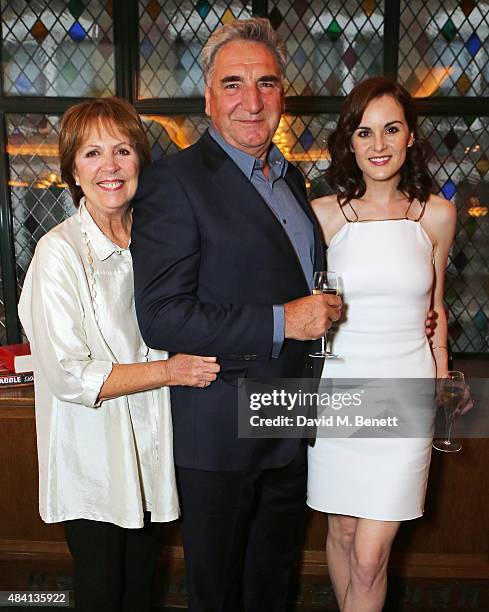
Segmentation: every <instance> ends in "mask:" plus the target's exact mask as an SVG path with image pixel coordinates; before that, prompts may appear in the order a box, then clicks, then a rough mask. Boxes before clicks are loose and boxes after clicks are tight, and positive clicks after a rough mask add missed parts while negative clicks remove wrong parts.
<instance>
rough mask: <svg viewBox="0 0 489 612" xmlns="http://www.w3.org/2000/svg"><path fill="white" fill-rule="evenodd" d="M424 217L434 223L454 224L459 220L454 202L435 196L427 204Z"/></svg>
mask: <svg viewBox="0 0 489 612" xmlns="http://www.w3.org/2000/svg"><path fill="white" fill-rule="evenodd" d="M424 216H425V217H426V218H427V220H428V221H430V220H431V221H432V222H434V223H442V224H445V223H453V222H455V220H456V218H457V209H456V208H455V206H454V204H452V202H449V201H448V200H445V198H442V197H440V196H438V195H434V194H433V195H431V196H430V197H429V199H428V201H427V202H426V209H425V214H424Z"/></svg>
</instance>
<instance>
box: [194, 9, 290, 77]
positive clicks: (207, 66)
mask: <svg viewBox="0 0 489 612" xmlns="http://www.w3.org/2000/svg"><path fill="white" fill-rule="evenodd" d="M234 40H243V41H248V42H258V43H262V44H264V45H266V47H268V49H270V51H271V52H272V54H273V56H274V57H275V59H276V61H277V64H278V67H279V68H280V72H281V74H282V76H284V74H285V66H286V65H287V47H286V45H285V42H284V41H283V40H282V39H281V38H280V36H279V35H278V34H277V32H275V30H274V29H273V28H272V24H271V23H270V21H269V20H268V19H263V18H262V17H252V18H250V19H236V20H234V21H231V22H229V23H227V24H226V25H224V26H223V27H222V28H219V29H218V30H216V31H215V32H213V33H212V34H211V35H210V37H209V39H208V41H207V42H206V43H205V45H204V47H203V49H202V54H201V59H202V68H203V70H204V80H205V84H206V85H209V82H210V80H211V77H212V72H213V70H214V61H215V59H216V55H217V52H218V51H219V49H220V48H221V47H223V46H224V45H226V44H227V43H229V42H232V41H234Z"/></svg>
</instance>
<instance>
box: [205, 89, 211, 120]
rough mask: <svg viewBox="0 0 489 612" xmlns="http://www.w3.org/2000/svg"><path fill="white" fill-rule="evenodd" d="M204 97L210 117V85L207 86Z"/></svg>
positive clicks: (206, 112) (207, 113) (206, 111)
mask: <svg viewBox="0 0 489 612" xmlns="http://www.w3.org/2000/svg"><path fill="white" fill-rule="evenodd" d="M204 97H205V114H206V115H207V116H208V117H210V116H211V90H210V88H209V86H208V85H206V86H205V89H204Z"/></svg>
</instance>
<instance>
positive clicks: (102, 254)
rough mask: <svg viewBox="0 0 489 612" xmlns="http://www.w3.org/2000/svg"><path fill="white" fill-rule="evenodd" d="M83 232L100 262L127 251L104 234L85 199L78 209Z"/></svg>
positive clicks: (81, 201) (82, 199)
mask: <svg viewBox="0 0 489 612" xmlns="http://www.w3.org/2000/svg"><path fill="white" fill-rule="evenodd" d="M78 214H79V217H80V223H81V228H82V231H83V232H85V234H86V235H87V238H88V239H89V241H90V244H91V246H92V249H93V251H94V253H95V254H96V255H97V257H98V258H99V259H100V261H104V260H105V259H108V258H109V257H110V256H111V255H112V254H113V253H115V252H121V251H125V250H127V249H123V248H121V247H120V246H118V245H116V244H114V243H113V242H112V240H109V238H107V236H106V235H105V234H104V233H103V232H102V230H101V229H100V228H99V226H98V225H97V224H96V223H95V221H94V220H93V219H92V215H91V214H90V213H89V212H88V210H87V207H86V205H85V198H81V200H80V207H79V209H78Z"/></svg>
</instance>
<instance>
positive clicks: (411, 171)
mask: <svg viewBox="0 0 489 612" xmlns="http://www.w3.org/2000/svg"><path fill="white" fill-rule="evenodd" d="M382 96H390V97H392V98H394V100H396V101H397V102H398V103H399V105H400V106H401V107H402V110H403V112H404V116H405V118H406V123H407V125H408V128H409V131H410V132H411V133H412V134H413V136H414V142H413V144H412V146H410V147H409V148H408V149H407V152H406V161H405V162H404V164H403V166H402V168H401V172H400V174H401V176H400V181H399V185H398V189H399V191H401V192H402V193H403V194H405V195H406V196H407V197H408V199H409V200H410V201H412V200H414V199H417V200H419V201H420V202H426V201H427V200H428V198H429V197H430V193H431V190H432V189H433V178H432V176H431V174H430V171H429V170H428V156H429V153H430V147H429V145H428V144H427V143H426V142H424V141H423V139H422V138H421V135H420V133H419V129H418V125H417V120H418V114H417V111H416V106H415V104H414V100H413V99H412V98H411V96H410V94H409V93H408V92H407V91H406V89H404V87H402V85H399V83H396V81H394V80H392V79H389V78H387V77H384V76H378V77H372V78H370V79H366V80H365V81H362V82H361V83H359V84H358V85H357V86H356V87H354V88H353V89H352V91H351V92H350V93H349V94H348V96H347V97H346V99H345V101H344V102H343V106H342V107H341V111H340V116H339V119H338V124H337V126H336V129H335V130H334V132H332V133H331V134H330V136H329V138H328V150H329V153H330V155H331V164H330V166H329V167H328V169H327V170H326V179H327V181H328V183H329V184H330V186H331V187H332V188H333V189H334V190H335V191H336V192H337V193H338V201H339V202H341V203H342V204H348V202H350V201H351V200H353V199H355V198H361V197H362V196H363V195H365V190H366V186H365V181H364V179H363V175H362V172H361V170H360V168H359V167H358V166H357V163H356V160H355V156H354V154H353V153H352V151H351V138H352V136H353V133H354V132H355V130H356V129H357V127H358V126H359V125H360V122H361V120H362V117H363V113H364V112H365V109H366V108H367V106H368V105H369V104H370V102H372V100H376V99H377V98H381V97H382Z"/></svg>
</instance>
